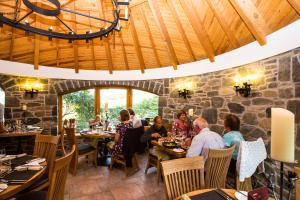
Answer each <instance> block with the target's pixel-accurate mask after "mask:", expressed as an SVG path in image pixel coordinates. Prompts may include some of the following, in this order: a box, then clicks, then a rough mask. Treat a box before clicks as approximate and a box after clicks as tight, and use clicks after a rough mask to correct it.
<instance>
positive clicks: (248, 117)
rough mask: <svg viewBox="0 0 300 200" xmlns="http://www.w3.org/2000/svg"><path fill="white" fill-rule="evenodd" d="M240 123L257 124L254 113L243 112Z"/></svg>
mask: <svg viewBox="0 0 300 200" xmlns="http://www.w3.org/2000/svg"><path fill="white" fill-rule="evenodd" d="M242 123H245V124H250V125H257V124H258V121H257V116H256V114H255V113H250V112H248V113H245V114H244V115H243V118H242Z"/></svg>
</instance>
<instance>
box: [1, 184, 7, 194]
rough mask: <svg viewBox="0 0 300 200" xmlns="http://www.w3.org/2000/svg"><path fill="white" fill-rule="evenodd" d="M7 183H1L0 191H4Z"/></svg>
mask: <svg viewBox="0 0 300 200" xmlns="http://www.w3.org/2000/svg"><path fill="white" fill-rule="evenodd" d="M7 187H8V186H7V184H6V183H0V192H2V191H3V190H5V189H6V188H7Z"/></svg>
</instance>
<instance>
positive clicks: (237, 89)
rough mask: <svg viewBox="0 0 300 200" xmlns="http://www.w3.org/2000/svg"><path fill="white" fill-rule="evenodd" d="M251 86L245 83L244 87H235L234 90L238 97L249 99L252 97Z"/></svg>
mask: <svg viewBox="0 0 300 200" xmlns="http://www.w3.org/2000/svg"><path fill="white" fill-rule="evenodd" d="M251 85H252V84H249V83H247V82H245V83H243V86H241V87H240V86H238V85H235V86H234V88H235V93H236V94H237V95H238V94H240V95H241V96H243V97H248V96H250V92H251Z"/></svg>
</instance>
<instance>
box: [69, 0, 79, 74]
mask: <svg viewBox="0 0 300 200" xmlns="http://www.w3.org/2000/svg"><path fill="white" fill-rule="evenodd" d="M71 7H72V8H71V9H72V10H75V7H76V6H75V1H73V3H72V6H71ZM71 20H72V29H73V31H74V32H76V31H77V26H76V14H71ZM72 46H73V52H74V68H75V73H79V62H78V45H77V41H76V40H74V41H73V43H72Z"/></svg>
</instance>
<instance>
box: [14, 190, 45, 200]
mask: <svg viewBox="0 0 300 200" xmlns="http://www.w3.org/2000/svg"><path fill="white" fill-rule="evenodd" d="M46 198H47V192H46V191H38V192H28V193H25V194H23V195H20V196H18V197H17V198H16V200H29V199H30V200H46Z"/></svg>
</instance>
